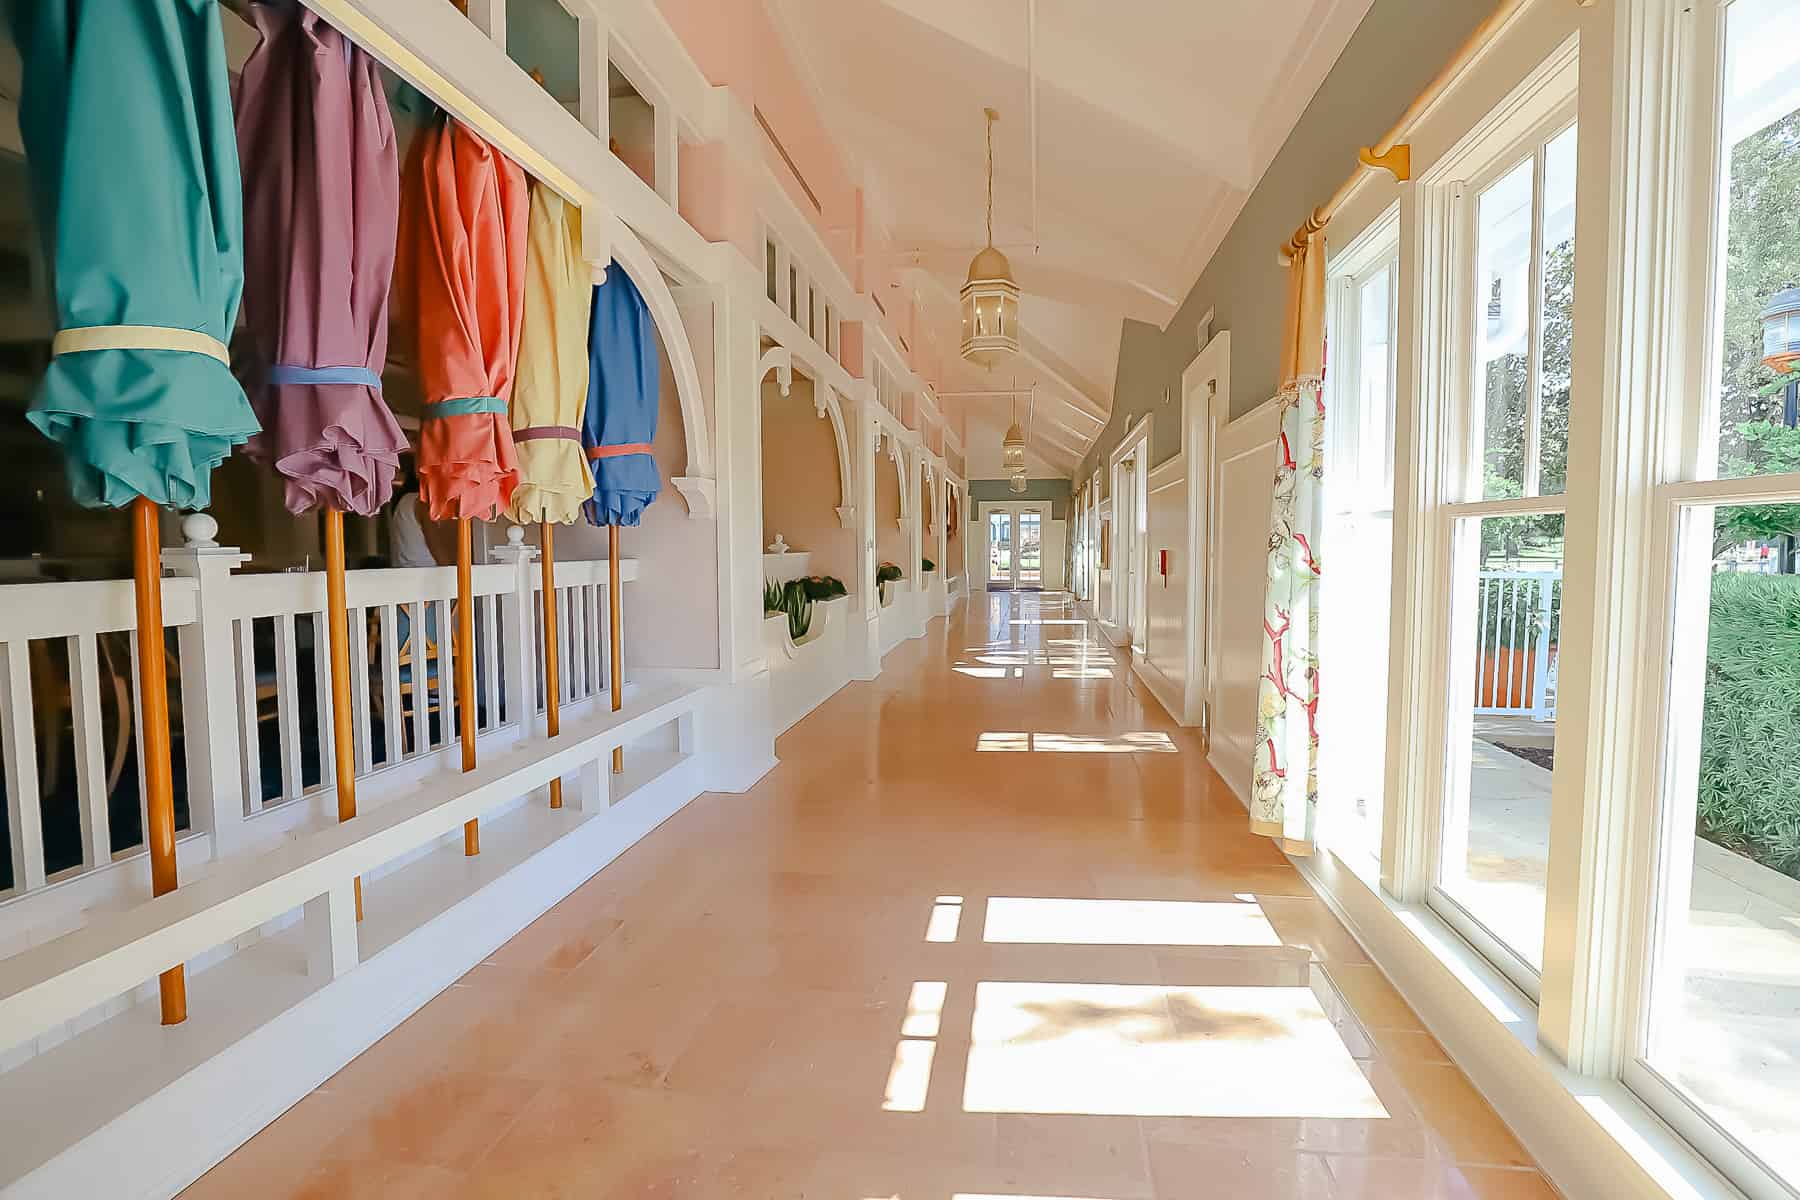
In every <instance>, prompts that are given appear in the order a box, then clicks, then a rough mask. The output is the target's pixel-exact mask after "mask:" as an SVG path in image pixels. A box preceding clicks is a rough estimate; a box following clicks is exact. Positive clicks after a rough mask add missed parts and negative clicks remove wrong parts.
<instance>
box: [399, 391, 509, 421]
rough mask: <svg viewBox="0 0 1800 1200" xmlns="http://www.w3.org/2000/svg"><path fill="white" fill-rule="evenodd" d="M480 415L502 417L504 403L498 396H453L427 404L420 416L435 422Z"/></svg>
mask: <svg viewBox="0 0 1800 1200" xmlns="http://www.w3.org/2000/svg"><path fill="white" fill-rule="evenodd" d="M482 413H493V414H494V415H495V416H499V417H504V416H505V415H506V401H504V400H502V399H500V397H498V396H453V397H451V398H450V399H448V400H433V401H431V402H429V403H427V404H426V405H425V410H424V412H423V413H421V414H420V416H421V417H422V418H423V419H424V420H427V421H435V420H437V419H438V418H439V417H475V416H480V415H481V414H482Z"/></svg>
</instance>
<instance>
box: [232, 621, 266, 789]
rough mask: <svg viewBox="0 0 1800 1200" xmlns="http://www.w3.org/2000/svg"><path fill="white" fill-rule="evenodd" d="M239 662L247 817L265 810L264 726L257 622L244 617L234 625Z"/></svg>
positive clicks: (241, 760)
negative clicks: (258, 685)
mask: <svg viewBox="0 0 1800 1200" xmlns="http://www.w3.org/2000/svg"><path fill="white" fill-rule="evenodd" d="M233 627H234V629H235V631H236V637H237V661H238V670H237V675H238V745H239V746H241V747H242V749H243V754H242V755H241V756H240V760H239V761H240V764H241V766H242V770H243V775H244V815H245V816H249V815H250V814H251V813H254V812H256V811H258V810H259V809H261V808H262V806H263V783H262V724H261V717H262V714H261V711H260V707H259V706H260V701H259V700H258V699H257V695H256V621H255V619H254V618H252V617H244V618H241V619H240V620H238V621H235V622H233Z"/></svg>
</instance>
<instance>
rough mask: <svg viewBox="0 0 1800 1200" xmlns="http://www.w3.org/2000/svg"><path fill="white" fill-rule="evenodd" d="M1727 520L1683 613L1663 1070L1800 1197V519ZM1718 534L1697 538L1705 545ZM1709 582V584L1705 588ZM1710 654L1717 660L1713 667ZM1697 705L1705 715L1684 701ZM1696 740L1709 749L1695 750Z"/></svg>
mask: <svg viewBox="0 0 1800 1200" xmlns="http://www.w3.org/2000/svg"><path fill="white" fill-rule="evenodd" d="M1779 507H1781V506H1775V505H1756V506H1745V507H1733V508H1720V509H1718V510H1716V512H1715V513H1714V514H1713V521H1712V529H1711V532H1712V546H1711V547H1710V548H1709V549H1710V551H1711V554H1710V558H1711V563H1710V566H1711V570H1710V571H1707V561H1706V560H1707V557H1708V556H1707V555H1706V553H1705V552H1704V551H1703V552H1702V553H1701V554H1700V555H1699V556H1697V558H1696V561H1694V562H1693V563H1692V564H1691V566H1692V569H1693V570H1694V573H1695V574H1696V575H1697V576H1700V577H1698V578H1693V579H1690V580H1688V581H1686V582H1687V583H1688V584H1689V586H1688V587H1687V588H1685V589H1684V599H1683V604H1682V606H1681V608H1680V610H1678V613H1677V625H1676V628H1677V638H1678V645H1677V653H1676V661H1677V662H1678V663H1680V664H1681V667H1680V668H1679V671H1680V673H1679V674H1678V675H1677V677H1676V678H1675V679H1674V680H1673V692H1672V698H1673V699H1674V702H1675V710H1676V712H1677V713H1678V714H1680V715H1679V717H1678V718H1677V720H1676V721H1675V723H1674V724H1675V726H1676V728H1675V733H1674V736H1675V739H1676V742H1677V743H1678V745H1679V744H1680V743H1682V742H1683V739H1684V738H1685V739H1689V742H1688V744H1687V745H1685V746H1682V747H1681V748H1680V749H1678V751H1677V753H1676V755H1675V757H1674V760H1673V761H1674V762H1675V763H1677V764H1678V766H1677V769H1676V774H1677V775H1678V776H1679V778H1677V780H1676V787H1677V789H1678V790H1677V792H1676V796H1677V799H1676V802H1675V805H1674V808H1673V810H1672V820H1671V823H1670V825H1669V837H1670V841H1671V842H1672V843H1673V849H1672V852H1671V853H1670V855H1669V858H1670V860H1671V864H1670V865H1671V869H1672V871H1673V872H1674V874H1673V876H1672V877H1671V883H1672V885H1673V889H1674V894H1673V896H1672V902H1671V903H1670V904H1669V905H1668V906H1667V908H1668V910H1669V917H1668V919H1669V921H1670V922H1671V926H1670V928H1668V929H1666V930H1665V931H1664V942H1663V946H1664V950H1663V959H1662V961H1661V963H1660V965H1659V969H1658V972H1657V977H1656V981H1657V989H1656V991H1655V993H1654V1004H1653V1009H1652V1023H1651V1038H1650V1046H1649V1058H1650V1062H1651V1064H1652V1065H1653V1066H1654V1067H1656V1068H1657V1069H1658V1070H1659V1071H1660V1072H1661V1073H1662V1074H1663V1075H1664V1077H1665V1078H1668V1079H1670V1080H1671V1081H1673V1082H1674V1083H1675V1085H1676V1086H1677V1087H1679V1088H1681V1089H1683V1090H1684V1091H1686V1092H1688V1093H1689V1095H1690V1097H1691V1098H1692V1099H1693V1100H1694V1101H1695V1102H1696V1103H1697V1104H1699V1105H1700V1107H1701V1108H1703V1109H1704V1110H1705V1111H1706V1112H1707V1113H1708V1114H1709V1115H1710V1116H1711V1117H1712V1118H1713V1119H1714V1120H1716V1121H1717V1122H1718V1123H1719V1124H1720V1125H1722V1126H1723V1127H1724V1128H1725V1130H1726V1131H1727V1132H1728V1133H1730V1134H1731V1135H1732V1136H1734V1137H1736V1138H1737V1139H1738V1140H1739V1141H1740V1142H1742V1143H1743V1144H1744V1145H1745V1146H1746V1147H1748V1148H1749V1149H1750V1150H1751V1152H1752V1153H1754V1154H1756V1155H1758V1156H1759V1157H1761V1158H1762V1159H1763V1160H1764V1161H1765V1162H1766V1163H1768V1164H1769V1165H1770V1166H1771V1167H1773V1168H1774V1169H1775V1171H1776V1173H1777V1174H1779V1175H1782V1176H1784V1177H1785V1178H1786V1179H1787V1180H1788V1181H1789V1182H1790V1183H1792V1182H1795V1181H1800V1105H1796V1104H1795V1102H1794V1098H1795V1096H1796V1095H1800V770H1796V769H1795V767H1794V761H1795V760H1794V755H1795V752H1796V750H1795V748H1796V747H1800V577H1797V576H1796V575H1795V574H1794V573H1793V564H1792V556H1791V552H1788V551H1789V546H1788V545H1787V544H1786V542H1785V539H1776V541H1775V542H1773V543H1772V542H1771V540H1770V539H1769V538H1768V537H1767V536H1766V531H1767V530H1769V529H1770V528H1784V527H1785V528H1792V527H1794V524H1795V520H1796V518H1800V506H1788V508H1789V511H1787V512H1785V513H1779V512H1774V511H1772V510H1774V509H1776V508H1779ZM1705 531H1706V526H1705V525H1704V524H1701V525H1699V526H1697V527H1696V533H1697V534H1698V535H1699V536H1704V534H1705ZM1703 572H1704V574H1702V573H1703ZM1702 649H1703V650H1704V657H1702V656H1701V653H1700V652H1701V651H1702ZM1695 695H1698V697H1699V702H1698V704H1697V706H1696V705H1694V703H1693V701H1692V700H1687V701H1686V706H1685V707H1684V701H1683V698H1684V697H1693V696H1695ZM1696 727H1697V729H1698V734H1699V736H1698V738H1697V739H1693V731H1694V730H1695V728H1696Z"/></svg>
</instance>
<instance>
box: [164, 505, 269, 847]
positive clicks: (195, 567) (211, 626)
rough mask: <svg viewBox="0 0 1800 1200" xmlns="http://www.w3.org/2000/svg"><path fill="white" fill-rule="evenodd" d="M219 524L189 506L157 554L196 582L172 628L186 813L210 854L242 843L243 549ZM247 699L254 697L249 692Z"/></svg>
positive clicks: (246, 560)
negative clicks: (225, 542) (236, 608)
mask: <svg viewBox="0 0 1800 1200" xmlns="http://www.w3.org/2000/svg"><path fill="white" fill-rule="evenodd" d="M218 532H219V523H218V522H217V521H215V520H213V518H212V517H210V516H208V515H207V514H206V513H190V514H188V516H186V517H185V518H183V519H182V522H181V533H182V537H183V538H185V539H186V544H185V545H183V546H181V547H180V548H179V549H174V550H164V551H163V554H162V561H163V566H165V567H167V568H168V569H169V570H171V571H173V572H174V573H175V574H176V575H177V576H181V577H185V578H188V579H192V580H193V581H194V585H195V590H194V620H193V622H192V623H191V624H188V625H183V626H182V627H181V630H180V632H179V633H178V634H177V645H178V646H179V649H180V655H181V660H180V661H181V729H182V744H183V747H184V750H185V755H186V759H187V775H188V814H189V816H188V819H189V821H190V822H191V824H192V825H193V827H194V828H195V829H200V828H205V829H206V830H207V831H208V832H210V833H211V834H212V839H213V857H214V858H223V857H225V856H226V855H227V854H229V853H231V851H232V850H234V849H235V848H236V847H237V846H238V845H239V844H240V843H241V841H242V838H243V833H244V819H245V816H246V813H245V809H244V772H243V765H242V763H241V761H240V759H239V747H238V738H239V733H240V730H239V712H238V704H239V703H240V700H239V695H238V679H237V657H236V645H237V640H236V638H235V637H234V636H233V632H232V616H233V614H232V611H231V604H230V599H231V596H230V592H231V581H232V572H233V571H235V570H237V568H239V567H240V566H242V565H243V564H244V563H246V562H248V561H250V556H249V555H248V554H244V553H241V552H240V551H239V550H238V549H237V547H235V546H221V545H219V544H218V543H217V542H215V541H214V540H213V537H214V535H215V534H217V533H218ZM248 702H249V703H252V704H254V703H255V696H254V693H253V694H252V695H251V697H250V698H249V701H248ZM203 822H204V824H202V823H203Z"/></svg>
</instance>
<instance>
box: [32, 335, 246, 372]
mask: <svg viewBox="0 0 1800 1200" xmlns="http://www.w3.org/2000/svg"><path fill="white" fill-rule="evenodd" d="M95 350H177V351H180V352H182V353H186V354H204V355H206V356H207V357H208V358H216V359H218V360H219V361H220V362H222V363H224V364H225V365H226V366H228V367H229V366H230V365H231V351H230V350H228V349H227V348H226V346H225V343H224V342H221V341H220V340H219V339H218V338H216V337H212V336H211V335H209V334H204V333H201V332H200V331H199V330H197V329H168V328H165V327H163V326H161V325H92V326H89V327H87V328H85V329H65V330H63V331H62V332H60V333H58V334H57V335H56V337H55V338H53V339H52V340H51V342H50V353H51V354H52V355H63V354H85V353H89V352H92V351H95Z"/></svg>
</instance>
